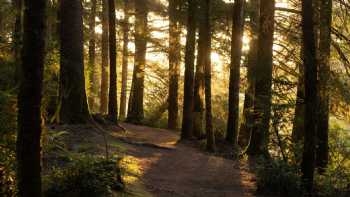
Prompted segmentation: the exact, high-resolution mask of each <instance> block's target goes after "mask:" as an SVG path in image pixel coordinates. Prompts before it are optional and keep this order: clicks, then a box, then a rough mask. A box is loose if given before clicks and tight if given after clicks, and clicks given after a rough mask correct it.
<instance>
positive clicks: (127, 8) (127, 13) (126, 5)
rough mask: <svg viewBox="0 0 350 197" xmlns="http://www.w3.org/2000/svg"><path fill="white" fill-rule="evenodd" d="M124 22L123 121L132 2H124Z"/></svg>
mask: <svg viewBox="0 0 350 197" xmlns="http://www.w3.org/2000/svg"><path fill="white" fill-rule="evenodd" d="M124 13H125V14H124V20H123V24H122V25H123V27H122V28H123V67H122V89H121V94H120V111H119V119H121V120H123V119H125V116H126V88H127V83H128V63H129V61H128V60H129V49H128V44H129V29H130V27H129V26H130V25H129V18H130V1H129V0H124Z"/></svg>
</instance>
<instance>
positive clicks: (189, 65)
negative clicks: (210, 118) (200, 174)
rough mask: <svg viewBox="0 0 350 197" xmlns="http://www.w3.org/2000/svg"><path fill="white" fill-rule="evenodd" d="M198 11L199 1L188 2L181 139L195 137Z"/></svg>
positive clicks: (191, 0)
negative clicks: (194, 97)
mask: <svg viewBox="0 0 350 197" xmlns="http://www.w3.org/2000/svg"><path fill="white" fill-rule="evenodd" d="M196 10H197V0H188V11H187V13H188V18H187V35H186V51H185V83H184V102H183V115H182V117H183V119H182V128H181V139H191V138H192V137H193V86H194V59H195V56H194V52H195V48H196V46H195V45H196V19H195V18H196Z"/></svg>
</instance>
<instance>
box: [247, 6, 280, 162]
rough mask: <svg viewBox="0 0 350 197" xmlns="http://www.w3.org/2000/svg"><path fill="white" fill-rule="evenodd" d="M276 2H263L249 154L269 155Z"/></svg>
mask: <svg viewBox="0 0 350 197" xmlns="http://www.w3.org/2000/svg"><path fill="white" fill-rule="evenodd" d="M274 13H275V0H261V3H260V23H259V25H260V27H259V38H258V59H257V64H256V67H255V71H256V73H259V74H256V75H255V77H256V82H255V95H254V99H255V100H254V115H255V117H254V126H253V129H252V136H251V141H250V143H249V147H248V150H247V153H248V154H249V155H265V156H267V155H268V150H267V144H268V135H269V124H270V117H271V88H272V56H273V54H272V45H273V34H274Z"/></svg>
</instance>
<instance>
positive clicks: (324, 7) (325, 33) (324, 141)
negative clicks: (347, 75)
mask: <svg viewBox="0 0 350 197" xmlns="http://www.w3.org/2000/svg"><path fill="white" fill-rule="evenodd" d="M320 24H322V25H321V26H320V46H319V53H320V66H319V81H320V84H319V115H318V120H317V123H318V124H317V140H318V141H317V143H318V145H317V150H316V165H317V167H319V168H320V169H325V168H326V167H327V164H328V157H329V151H328V149H329V148H328V130H329V125H328V121H329V78H330V64H329V59H330V51H331V49H330V48H331V26H332V1H331V0H321V10H320Z"/></svg>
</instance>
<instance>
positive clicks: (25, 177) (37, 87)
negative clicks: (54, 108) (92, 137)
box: [16, 0, 46, 197]
mask: <svg viewBox="0 0 350 197" xmlns="http://www.w3.org/2000/svg"><path fill="white" fill-rule="evenodd" d="M24 6H25V10H24V25H23V32H24V34H23V48H22V61H21V62H22V64H21V70H22V71H23V72H22V74H21V80H20V87H19V94H18V133H17V147H16V160H17V186H18V193H17V195H18V196H19V197H32V196H41V165H40V163H41V154H40V151H41V147H40V138H41V131H42V129H41V98H42V86H43V70H44V59H45V57H44V56H45V55H44V53H45V28H46V26H45V25H46V20H45V19H46V16H45V15H46V1H45V0H37V1H29V0H26V1H24Z"/></svg>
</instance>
